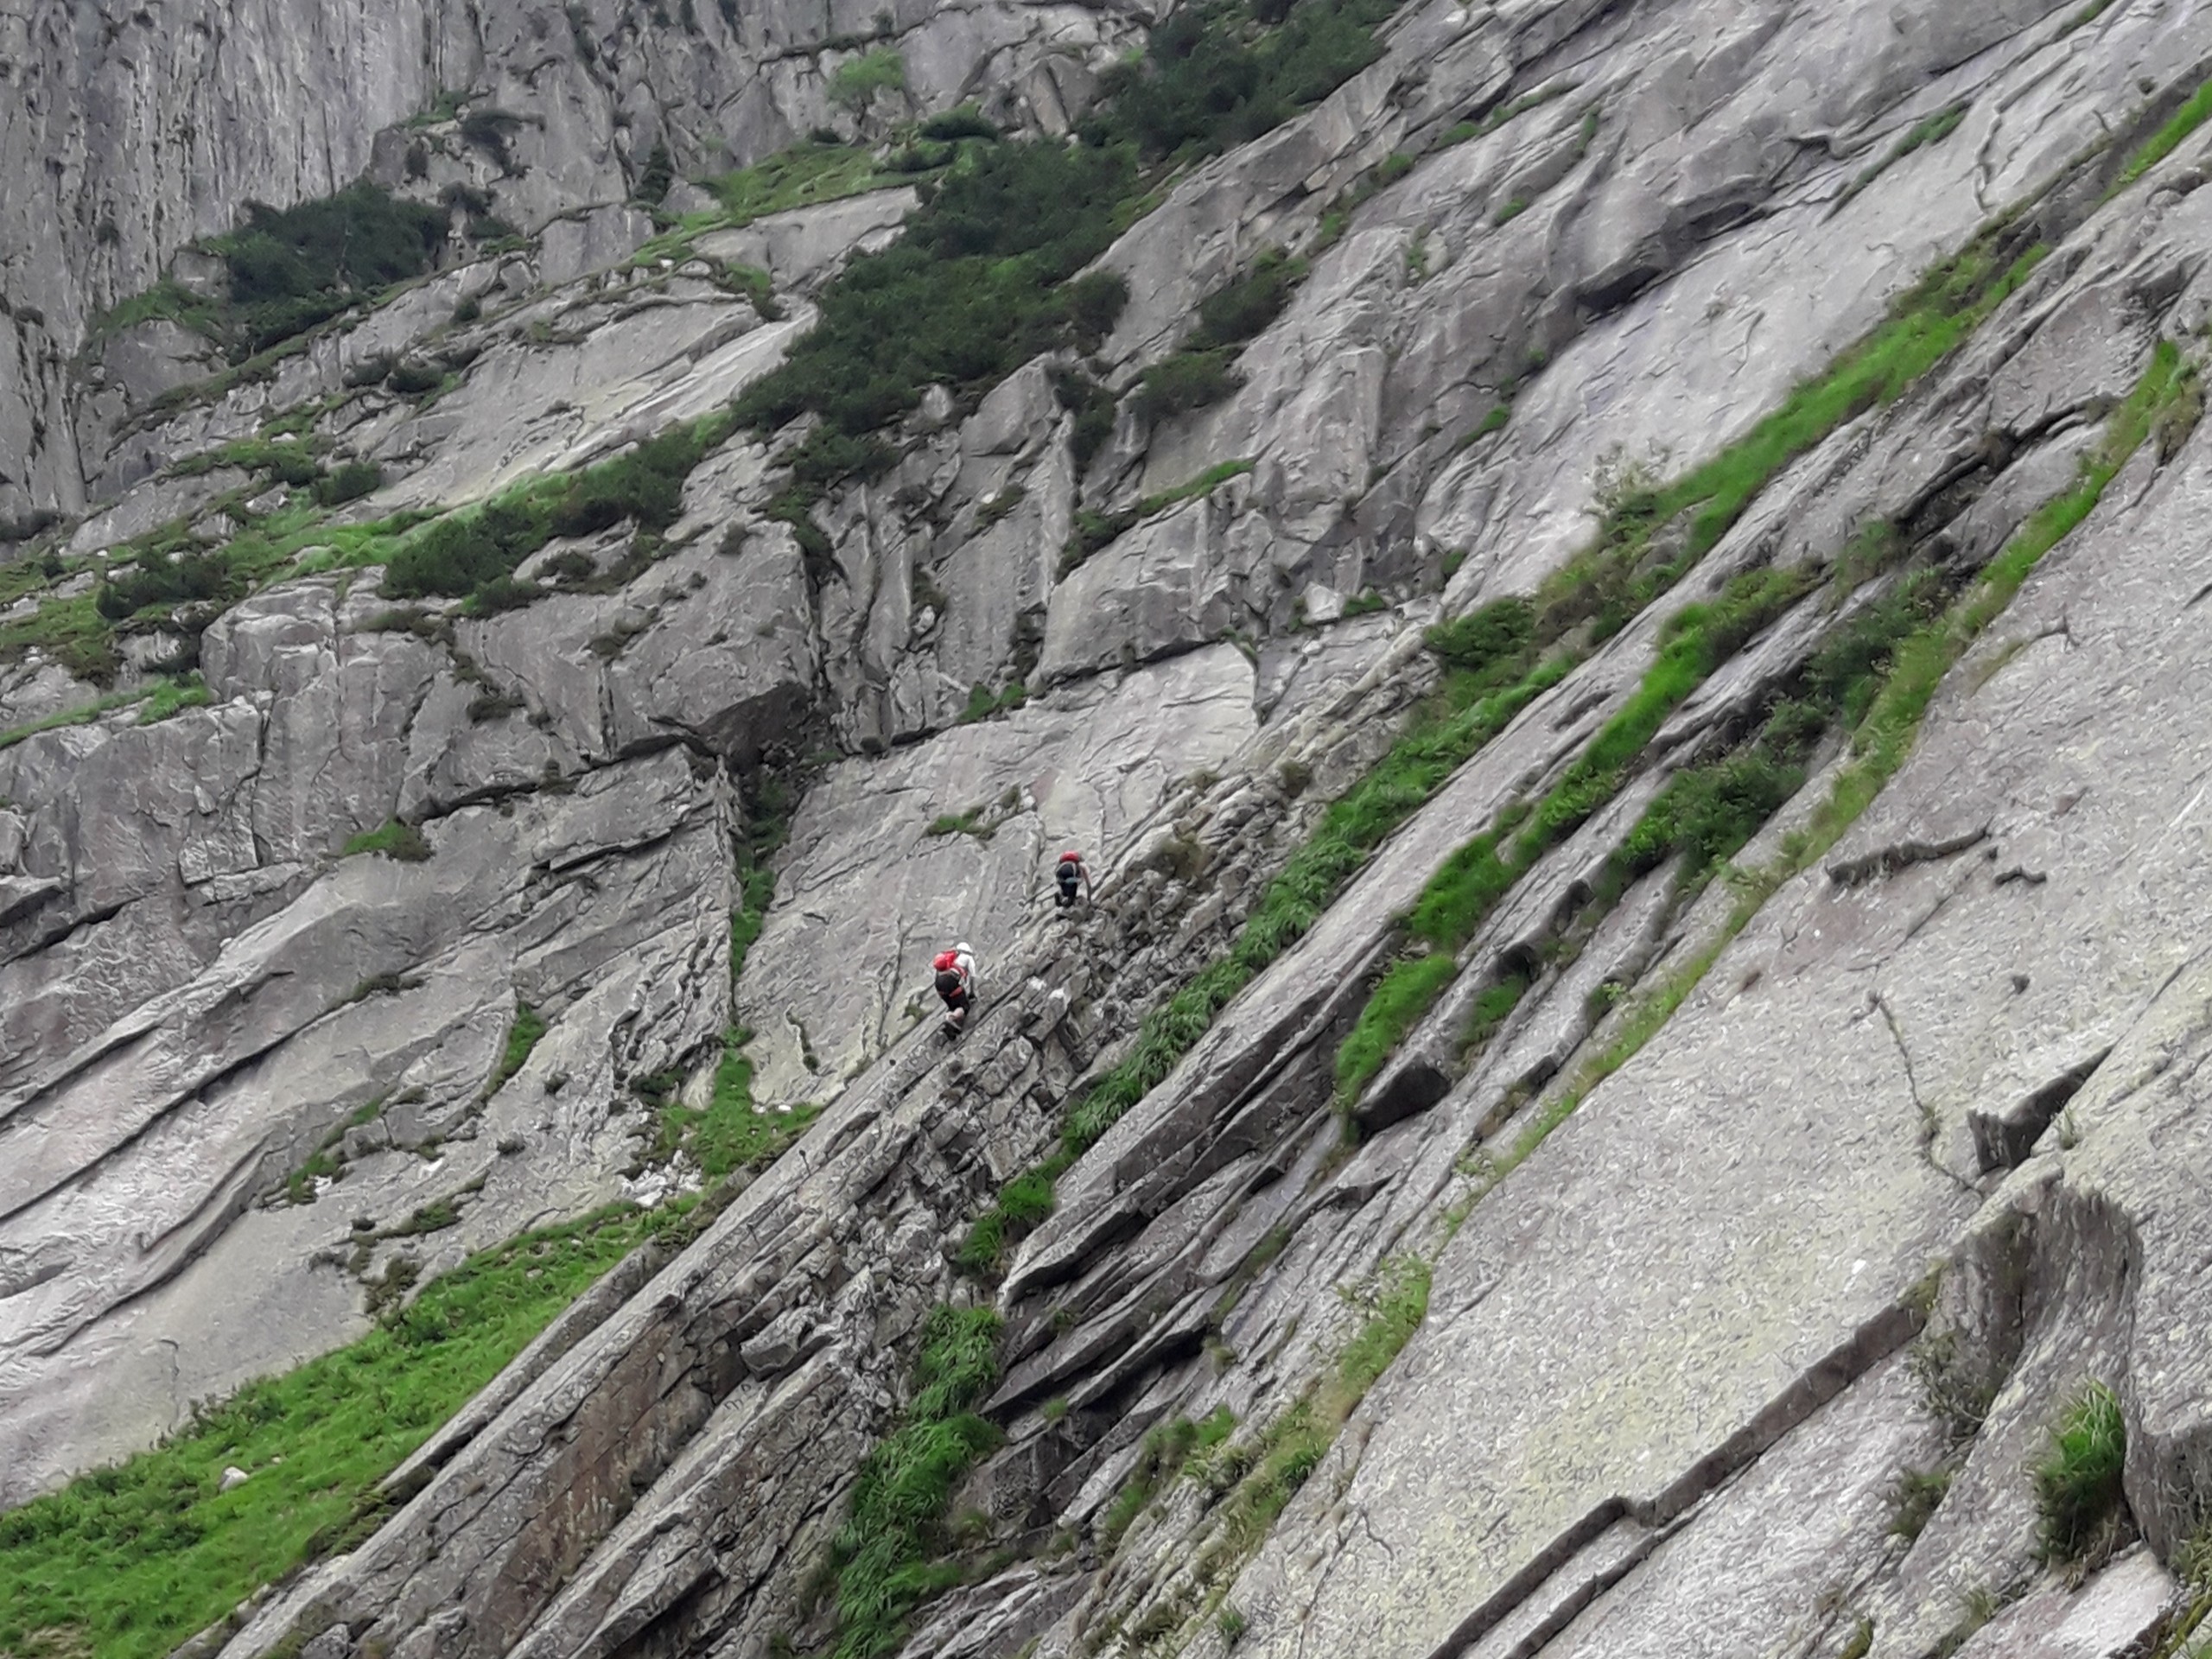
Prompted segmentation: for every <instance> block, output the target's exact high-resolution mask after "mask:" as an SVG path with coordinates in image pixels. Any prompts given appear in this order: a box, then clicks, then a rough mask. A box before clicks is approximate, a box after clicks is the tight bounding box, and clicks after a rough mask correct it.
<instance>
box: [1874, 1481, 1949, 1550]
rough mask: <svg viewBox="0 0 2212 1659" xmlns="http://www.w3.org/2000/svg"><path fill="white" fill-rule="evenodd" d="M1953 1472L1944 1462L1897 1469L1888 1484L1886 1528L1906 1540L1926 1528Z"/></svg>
mask: <svg viewBox="0 0 2212 1659" xmlns="http://www.w3.org/2000/svg"><path fill="white" fill-rule="evenodd" d="M1955 1472H1956V1471H1955V1470H1953V1469H1952V1467H1951V1465H1948V1464H1938V1465H1936V1467H1935V1468H1933V1469H1903V1470H1900V1471H1897V1478H1896V1480H1895V1481H1893V1482H1892V1483H1891V1486H1890V1531H1891V1533H1892V1534H1893V1535H1896V1536H1897V1537H1899V1538H1902V1539H1904V1541H1906V1542H1907V1543H1910V1542H1911V1541H1913V1540H1914V1539H1916V1538H1917V1537H1919V1536H1920V1535H1921V1534H1922V1533H1923V1532H1924V1531H1926V1530H1927V1528H1928V1523H1929V1522H1930V1521H1932V1520H1934V1519H1935V1517H1936V1507H1937V1506H1938V1505H1939V1504H1941V1503H1942V1501H1943V1495H1944V1494H1945V1493H1946V1492H1948V1491H1950V1490H1951V1478H1952V1476H1953V1475H1954V1474H1955Z"/></svg>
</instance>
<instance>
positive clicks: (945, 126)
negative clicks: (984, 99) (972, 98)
mask: <svg viewBox="0 0 2212 1659" xmlns="http://www.w3.org/2000/svg"><path fill="white" fill-rule="evenodd" d="M920 131H921V136H922V137H925V138H936V139H939V140H944V141H951V140H955V139H960V138H995V137H998V136H999V130H998V129H997V128H996V127H995V126H993V125H992V124H990V123H989V122H988V121H987V120H985V119H984V118H983V112H982V111H981V110H979V109H977V108H976V106H975V105H973V104H963V105H960V107H959V108H957V109H952V110H947V111H944V113H943V114H941V115H933V116H931V117H930V118H929V119H928V120H926V121H925V122H923V123H922V124H921V128H920Z"/></svg>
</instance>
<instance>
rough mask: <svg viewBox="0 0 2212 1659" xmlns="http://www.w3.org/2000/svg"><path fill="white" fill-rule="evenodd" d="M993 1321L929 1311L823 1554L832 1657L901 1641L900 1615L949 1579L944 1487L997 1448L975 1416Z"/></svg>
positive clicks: (989, 1383)
mask: <svg viewBox="0 0 2212 1659" xmlns="http://www.w3.org/2000/svg"><path fill="white" fill-rule="evenodd" d="M999 1331H1000V1321H999V1317H998V1315H997V1314H996V1313H993V1312H992V1311H991V1310H990V1309H989V1308H987V1307H967V1308H956V1307H950V1306H938V1307H935V1308H932V1309H931V1311H930V1314H929V1318H928V1319H926V1320H925V1322H924V1324H923V1326H922V1341H921V1349H920V1351H919V1353H918V1355H917V1357H916V1358H915V1361H914V1373H913V1391H912V1399H911V1400H910V1402H908V1404H907V1407H906V1411H905V1412H904V1414H902V1415H901V1418H900V1421H899V1427H897V1428H895V1429H893V1431H892V1432H891V1433H889V1434H888V1435H887V1436H885V1437H884V1439H883V1440H880V1441H879V1442H878V1443H877V1445H876V1446H875V1447H874V1450H872V1451H871V1452H869V1453H868V1459H867V1460H866V1461H865V1462H864V1463H862V1464H861V1471H860V1477H859V1479H858V1480H857V1481H856V1482H855V1485H854V1489H853V1511H852V1516H851V1518H850V1519H849V1520H848V1521H847V1522H845V1525H844V1529H842V1531H841V1532H839V1533H838V1535H837V1539H836V1544H835V1546H834V1547H833V1548H832V1551H831V1558H830V1559H831V1567H832V1570H833V1571H834V1572H835V1573H836V1613H837V1643H836V1648H835V1649H833V1650H832V1651H833V1654H834V1659H877V1656H879V1655H881V1654H886V1653H888V1652H890V1651H891V1650H892V1649H894V1648H896V1647H897V1646H898V1645H899V1643H900V1642H902V1641H903V1640H905V1639H906V1635H907V1623H906V1621H907V1618H908V1616H909V1615H910V1614H912V1611H913V1610H914V1609H915V1608H916V1607H918V1606H919V1605H921V1604H922V1603H923V1602H924V1601H925V1600H927V1599H929V1598H930V1597H931V1596H933V1595H936V1594H938V1592H941V1591H943V1590H944V1589H946V1588H948V1587H950V1586H951V1585H953V1584H955V1583H957V1582H958V1581H959V1578H960V1572H959V1569H958V1568H957V1567H948V1566H944V1565H942V1564H940V1563H938V1560H937V1559H936V1558H937V1557H938V1555H940V1554H943V1553H944V1550H945V1548H947V1545H948V1540H947V1538H946V1536H945V1533H944V1526H943V1520H942V1517H943V1516H944V1507H945V1504H946V1502H947V1501H948V1500H949V1499H950V1497H951V1495H952V1489H953V1487H954V1486H955V1485H957V1484H958V1483H959V1481H960V1479H961V1478H962V1477H963V1475H965V1474H966V1473H967V1472H968V1471H969V1469H970V1468H972V1467H973V1466H974V1465H975V1464H976V1460H977V1459H980V1458H982V1456H983V1455H984V1454H985V1453H986V1452H989V1451H991V1450H992V1449H993V1448H994V1447H995V1446H997V1445H998V1444H999V1440H1000V1438H1001V1437H1000V1434H999V1432H998V1430H997V1429H996V1428H995V1427H993V1426H992V1425H991V1424H990V1423H989V1422H988V1421H986V1420H984V1419H983V1418H982V1417H980V1416H978V1415H976V1409H975V1408H976V1407H977V1406H978V1405H980V1404H981V1403H982V1401H983V1399H984V1398H985V1397H986V1396H987V1395H988V1394H989V1392H990V1390H991V1389H992V1388H993V1387H994V1386H995V1384H996V1383H997V1382H998V1376H999V1365H998V1354H997V1344H998V1338H999Z"/></svg>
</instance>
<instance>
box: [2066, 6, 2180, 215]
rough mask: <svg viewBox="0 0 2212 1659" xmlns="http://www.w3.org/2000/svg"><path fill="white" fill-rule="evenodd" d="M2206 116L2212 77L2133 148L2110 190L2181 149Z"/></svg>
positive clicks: (2121, 187) (2117, 190)
mask: <svg viewBox="0 0 2212 1659" xmlns="http://www.w3.org/2000/svg"><path fill="white" fill-rule="evenodd" d="M2092 15H2093V16H2094V14H2092ZM2083 21H2084V22H2086V21H2088V19H2084V20H2083ZM2207 117H2212V80H2208V81H2206V82H2205V83H2204V84H2203V85H2202V86H2199V87H2198V88H2197V89H2196V92H2194V93H2192V94H2191V95H2190V99H2189V101H2188V102H2187V103H2185V104H2183V105H2182V106H2181V108H2179V109H2178V110H2177V111H2174V113H2173V116H2172V118H2171V119H2169V120H2168V121H2167V122H2166V124H2164V126H2162V127H2160V128H2159V129H2158V131H2156V132H2154V133H2152V135H2151V136H2150V137H2148V138H2146V139H2145V140H2144V141H2143V143H2142V144H2141V146H2140V147H2139V149H2137V150H2136V152H2135V153H2134V154H2133V156H2129V157H2128V158H2127V164H2126V166H2125V167H2123V168H2120V177H2119V178H2118V179H2116V180H2114V181H2113V187H2112V191H2111V194H2114V195H2117V194H2119V193H2120V191H2122V190H2125V189H2126V188H2127V187H2128V186H2129V185H2131V184H2133V183H2134V182H2135V181H2137V180H2138V179H2139V178H2141V177H2142V176H2143V175H2145V173H2148V172H2149V171H2150V170H2151V169H2152V168H2154V167H2156V166H2157V165H2158V163H2159V162H2163V161H2164V160H2165V159H2166V157H2167V156H2171V155H2172V154H2173V153H2174V151H2176V150H2177V149H2180V148H2181V146H2182V142H2183V140H2184V139H2186V138H2187V137H2189V136H2190V134H2191V133H2193V132H2195V131H2196V130H2197V129H2198V128H2199V127H2201V126H2202V125H2203V124H2204V122H2205V118H2207Z"/></svg>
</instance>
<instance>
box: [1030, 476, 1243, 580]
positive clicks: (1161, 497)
mask: <svg viewBox="0 0 2212 1659" xmlns="http://www.w3.org/2000/svg"><path fill="white" fill-rule="evenodd" d="M1252 467H1253V463H1252V462H1251V461H1217V462H1216V463H1215V464H1214V465H1212V466H1211V467H1207V468H1206V469H1205V471H1204V472H1202V473H1200V474H1198V476H1197V477H1196V478H1192V479H1187V480H1185V481H1184V482H1182V483H1180V484H1178V485H1175V486H1173V487H1172V488H1170V489H1165V490H1161V491H1159V492H1158V493H1154V494H1152V495H1147V496H1145V497H1144V498H1142V499H1141V500H1139V501H1138V502H1137V504H1136V505H1135V506H1133V507H1123V508H1122V509H1121V510H1120V511H1119V512H1093V511H1092V510H1091V509H1090V508H1088V507H1078V508H1077V509H1076V513H1075V528H1074V530H1073V531H1071V532H1070V533H1069V535H1068V539H1067V541H1066V543H1065V544H1064V545H1063V546H1062V547H1061V549H1060V565H1059V576H1060V580H1061V581H1063V582H1065V581H1066V580H1067V578H1068V577H1069V575H1071V574H1072V573H1074V572H1075V571H1076V570H1077V569H1081V568H1082V566H1083V563H1084V560H1086V559H1088V558H1089V557H1090V556H1091V555H1092V554H1093V553H1096V552H1097V551H1098V550H1099V549H1101V548H1103V547H1104V546H1106V545H1107V544H1108V543H1110V542H1112V541H1113V540H1114V539H1115V538H1116V537H1118V536H1120V535H1122V533H1123V532H1125V531H1128V529H1130V528H1131V526H1133V525H1135V524H1140V523H1141V522H1142V521H1143V520H1145V519H1147V518H1152V517H1153V516H1154V514H1156V513H1162V512H1166V511H1167V510H1168V509H1169V508H1170V507H1179V506H1181V505H1183V503H1185V501H1192V500H1196V499H1198V497H1199V496H1202V495H1210V494H1211V493H1213V492H1214V491H1215V490H1216V489H1217V488H1219V487H1220V486H1222V485H1224V484H1226V483H1227V482H1228V481H1229V480H1230V479H1232V478H1242V477H1243V476H1244V475H1245V474H1247V473H1249V472H1250V471H1251V470H1252Z"/></svg>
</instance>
